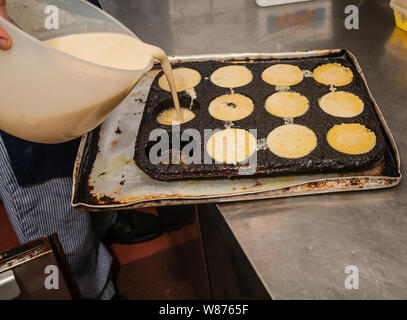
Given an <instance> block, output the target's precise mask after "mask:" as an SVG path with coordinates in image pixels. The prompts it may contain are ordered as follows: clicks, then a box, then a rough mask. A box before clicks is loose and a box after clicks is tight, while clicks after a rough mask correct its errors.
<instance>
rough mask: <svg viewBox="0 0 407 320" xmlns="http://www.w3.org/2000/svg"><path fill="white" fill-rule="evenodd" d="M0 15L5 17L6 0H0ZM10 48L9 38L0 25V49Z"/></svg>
mask: <svg viewBox="0 0 407 320" xmlns="http://www.w3.org/2000/svg"><path fill="white" fill-rule="evenodd" d="M0 16H2V17H3V18H5V19H7V12H6V0H0ZM10 48H11V38H10V36H9V35H8V33H7V32H6V30H4V29H3V28H2V27H0V50H8V49H10Z"/></svg>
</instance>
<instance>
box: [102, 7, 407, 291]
mask: <svg viewBox="0 0 407 320" xmlns="http://www.w3.org/2000/svg"><path fill="white" fill-rule="evenodd" d="M101 3H102V5H103V6H104V7H105V9H106V10H107V11H108V12H110V13H111V14H113V15H114V16H116V17H117V18H118V19H119V20H121V21H122V22H123V23H124V24H126V25H127V26H129V27H130V28H131V29H132V30H133V31H134V32H135V33H136V34H137V35H138V36H139V37H140V38H141V39H142V40H144V41H146V42H149V43H152V44H156V45H158V46H161V47H162V48H164V49H165V50H166V51H167V52H168V53H169V54H200V53H225V52H282V51H295V50H304V49H325V48H347V49H349V50H350V51H352V52H353V53H354V54H355V55H356V57H357V59H358V60H359V62H360V64H361V67H362V69H363V71H364V74H365V75H366V78H367V81H368V83H369V87H370V89H371V91H372V93H373V96H374V97H375V99H376V101H377V103H378V105H379V106H380V108H381V110H382V112H383V114H384V117H385V118H386V120H387V122H388V125H389V127H390V130H391V131H392V133H393V135H394V138H395V139H396V142H397V144H398V148H399V151H400V155H401V159H402V163H403V160H404V159H406V158H407V139H406V136H405V134H406V133H405V132H404V131H405V128H406V123H407V33H406V32H403V31H401V30H399V29H397V28H395V27H394V21H393V16H392V10H391V9H390V8H389V6H388V4H389V1H388V0H369V1H367V0H361V1H357V0H354V1H338V0H336V1H333V0H332V1H329V0H316V1H312V2H306V3H302V4H294V5H286V6H278V7H268V8H260V7H257V6H256V4H255V2H254V0H246V1H244V0H213V1H209V0H207V1H205V0H175V1H170V0H169V1H163V0H127V1H120V2H119V1H115V0H102V1H101ZM347 4H356V5H358V6H359V13H360V29H359V30H346V29H345V27H344V20H345V17H346V15H345V13H344V9H345V6H346V5H347ZM404 169H405V166H404V165H402V171H403V172H404ZM218 208H219V210H220V212H221V214H222V215H223V217H224V218H225V220H226V222H227V223H228V225H229V226H230V228H231V230H232V232H233V234H234V236H235V237H236V239H237V241H238V242H239V244H240V246H241V247H242V249H243V250H244V252H245V254H246V255H247V257H248V258H249V260H250V261H251V263H252V265H253V267H254V268H255V270H256V271H257V273H258V275H259V277H260V278H261V279H262V281H263V283H264V285H265V287H266V288H267V290H268V291H269V293H270V295H271V296H272V297H273V298H277V299H293V298H298V299H313V298H322V299H331V298H332V299H334V298H339V299H355V298H356V299H379V298H382V299H394V298H404V299H406V298H407V254H406V246H407V185H406V183H405V182H403V181H402V182H401V183H400V185H399V186H397V187H396V188H393V189H388V190H381V191H363V192H353V193H342V194H326V195H316V196H304V197H296V198H284V199H275V200H263V201H251V202H241V203H230V204H219V205H218ZM348 265H355V266H357V267H358V270H359V289H351V290H348V289H346V288H345V285H344V282H345V278H346V277H347V276H348V274H345V267H346V266H348Z"/></svg>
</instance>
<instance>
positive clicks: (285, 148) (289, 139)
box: [267, 124, 317, 159]
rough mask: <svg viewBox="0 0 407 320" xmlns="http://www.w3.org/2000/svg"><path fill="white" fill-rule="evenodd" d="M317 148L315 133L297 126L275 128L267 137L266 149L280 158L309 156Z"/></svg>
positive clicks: (288, 125)
mask: <svg viewBox="0 0 407 320" xmlns="http://www.w3.org/2000/svg"><path fill="white" fill-rule="evenodd" d="M316 146H317V136H316V135H315V133H314V132H313V131H312V130H311V129H309V128H307V127H305V126H301V125H298V124H287V125H283V126H280V127H277V128H275V129H274V130H273V131H271V132H270V133H269V135H268V136H267V147H268V148H269V150H270V151H271V152H273V153H274V154H275V155H277V156H279V157H282V158H289V159H296V158H302V157H305V156H306V155H307V154H310V153H311V152H312V151H313V150H314V149H315V148H316Z"/></svg>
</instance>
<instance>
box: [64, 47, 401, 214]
mask: <svg viewBox="0 0 407 320" xmlns="http://www.w3.org/2000/svg"><path fill="white" fill-rule="evenodd" d="M341 52H344V53H346V54H347V55H348V56H349V58H350V59H351V61H352V63H353V64H354V66H355V68H356V70H357V71H358V73H359V74H360V76H361V78H362V81H363V83H364V85H365V86H366V89H367V93H368V95H369V97H370V99H371V100H372V102H373V106H374V109H375V111H376V113H377V116H378V117H379V120H380V123H381V124H382V126H383V129H384V133H385V136H386V137H387V139H388V141H389V142H390V147H391V149H392V151H393V154H394V157H395V160H396V164H397V174H398V176H394V177H390V176H369V175H366V176H352V175H349V176H341V177H334V178H332V177H329V178H322V179H312V178H310V180H307V181H305V182H301V183H297V184H287V185H286V186H279V187H276V188H273V189H264V190H253V191H239V192H234V193H230V194H225V193H219V194H216V192H214V194H213V195H205V196H187V195H184V196H176V197H174V196H171V195H168V196H162V197H159V196H158V197H156V198H151V197H148V198H146V199H141V200H136V201H129V202H127V203H119V202H114V203H101V204H91V203H86V202H83V201H82V202H81V201H77V199H76V195H77V194H78V192H79V189H78V182H79V181H78V179H79V173H80V172H79V171H80V170H81V168H82V160H83V154H84V150H85V148H86V147H87V141H88V136H89V133H88V134H86V135H84V136H82V139H81V142H80V145H79V149H78V153H77V157H76V160H75V166H74V172H73V185H72V198H71V204H72V206H73V207H75V208H77V209H83V210H87V211H103V210H111V209H129V208H138V207H147V206H163V205H178V204H179V205H180V204H196V203H208V202H230V201H243V200H256V199H269V198H280V197H289V196H297V195H309V194H322V193H331V192H345V191H356V190H372V189H383V188H390V187H393V186H396V185H397V184H398V183H399V182H400V181H401V179H402V173H401V165H400V155H399V152H398V149H397V145H396V142H395V140H394V137H393V135H392V134H391V131H390V129H389V127H388V125H387V123H386V120H385V119H384V117H383V114H382V112H381V111H380V109H379V107H378V105H377V103H376V101H375V99H374V98H373V96H372V93H371V91H370V88H369V86H368V84H367V81H366V78H365V76H364V74H363V72H362V70H361V67H360V65H359V63H358V61H357V59H356V58H355V56H354V55H353V54H352V53H351V52H350V51H349V50H347V49H323V50H309V51H295V52H281V53H230V54H200V55H177V56H170V57H169V59H170V61H171V63H182V62H198V61H210V60H212V61H213V60H215V61H216V60H218V61H222V60H228V61H233V60H237V61H238V60H247V59H249V60H264V59H291V58H308V57H322V56H327V55H331V54H337V53H341ZM143 77H145V76H143ZM136 87H137V84H136ZM134 89H135V88H133V90H134ZM147 93H148V92H147ZM98 142H99V141H98ZM311 176H312V174H311ZM249 179H250V178H249ZM252 179H253V182H255V181H256V177H253V178H252ZM194 180H199V179H194ZM223 180H228V179H227V178H225V179H223ZM169 183H171V181H169ZM311 185H313V186H317V187H316V188H313V189H308V190H307V186H311Z"/></svg>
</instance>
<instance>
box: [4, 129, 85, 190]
mask: <svg viewBox="0 0 407 320" xmlns="http://www.w3.org/2000/svg"><path fill="white" fill-rule="evenodd" d="M1 136H2V138H3V142H4V145H5V147H6V149H7V153H8V156H9V158H10V164H11V167H12V168H13V171H14V175H15V177H16V179H17V182H18V184H19V185H20V186H27V185H31V184H36V183H41V182H45V181H48V180H50V179H53V178H65V177H71V176H72V172H73V167H74V163H75V157H76V153H77V151H78V147H79V142H80V139H76V140H73V141H69V142H65V143H60V144H42V143H34V142H28V141H25V140H22V139H19V138H16V137H14V136H11V135H9V134H7V133H5V132H1Z"/></svg>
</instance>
